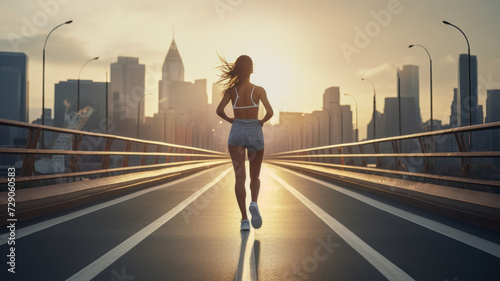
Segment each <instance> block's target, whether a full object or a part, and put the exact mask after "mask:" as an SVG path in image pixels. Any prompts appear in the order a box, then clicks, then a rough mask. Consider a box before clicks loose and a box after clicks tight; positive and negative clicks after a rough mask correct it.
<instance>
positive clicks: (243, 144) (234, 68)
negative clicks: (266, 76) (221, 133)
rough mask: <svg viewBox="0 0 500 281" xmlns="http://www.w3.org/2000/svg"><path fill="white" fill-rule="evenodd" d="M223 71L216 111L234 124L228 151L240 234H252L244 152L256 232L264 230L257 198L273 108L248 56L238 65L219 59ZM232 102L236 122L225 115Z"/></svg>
mask: <svg viewBox="0 0 500 281" xmlns="http://www.w3.org/2000/svg"><path fill="white" fill-rule="evenodd" d="M220 59H221V62H222V65H221V66H220V67H219V69H220V70H221V71H222V74H221V75H220V80H219V81H218V83H219V84H221V85H223V86H224V91H223V95H222V100H221V101H220V103H219V106H218V107H217V114H218V115H219V116H220V117H221V118H222V119H224V120H226V121H227V122H229V123H231V124H232V126H231V132H230V133H229V139H228V142H227V143H228V147H229V154H230V155H231V160H232V162H233V168H234V175H235V178H236V183H235V186H234V189H235V192H236V199H237V201H238V206H239V207H240V211H241V216H242V218H241V226H240V229H241V230H250V222H249V221H248V216H247V211H246V204H245V197H246V191H245V178H246V174H245V149H246V151H247V154H248V161H249V162H250V190H251V193H252V194H251V195H252V202H251V203H250V207H249V210H250V213H251V214H252V226H253V228H256V229H257V228H260V227H261V226H262V217H261V216H260V212H259V207H258V205H257V198H258V196H259V190H260V179H259V176H260V168H261V165H262V157H263V155H264V135H263V133H262V126H263V125H264V123H265V122H267V121H269V119H271V117H272V116H273V108H272V107H271V104H270V103H269V101H268V99H267V94H266V91H265V90H264V88H262V87H259V86H255V85H254V84H252V83H250V74H252V73H253V62H252V59H251V58H250V57H249V56H245V55H243V56H240V57H238V59H237V60H236V62H235V63H233V64H230V63H228V62H227V61H226V60H225V59H223V58H220ZM229 101H231V103H232V105H233V113H234V118H230V117H228V116H227V115H226V113H225V112H224V108H225V107H226V105H227V104H228V103H229ZM259 102H262V104H263V105H264V108H265V109H266V115H265V116H264V118H263V119H261V120H259V119H258V114H259Z"/></svg>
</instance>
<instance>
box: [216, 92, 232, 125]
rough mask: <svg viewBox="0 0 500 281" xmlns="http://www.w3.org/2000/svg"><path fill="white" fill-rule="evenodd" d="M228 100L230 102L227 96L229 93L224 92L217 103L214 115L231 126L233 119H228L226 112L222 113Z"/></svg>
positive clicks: (229, 97)
mask: <svg viewBox="0 0 500 281" xmlns="http://www.w3.org/2000/svg"><path fill="white" fill-rule="evenodd" d="M230 100H231V96H230V95H229V91H226V92H225V93H224V96H223V97H222V100H221V101H220V103H219V106H217V110H216V113H217V115H219V116H220V117H221V118H222V119H224V120H226V121H227V122H229V123H231V124H233V121H234V118H230V117H229V116H227V115H226V112H224V108H225V107H226V105H227V104H228V103H229V101H230Z"/></svg>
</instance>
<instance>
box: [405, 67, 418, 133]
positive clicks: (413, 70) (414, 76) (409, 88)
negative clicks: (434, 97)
mask: <svg viewBox="0 0 500 281" xmlns="http://www.w3.org/2000/svg"><path fill="white" fill-rule="evenodd" d="M399 75H400V78H401V84H400V87H401V98H413V100H414V107H415V108H414V109H412V110H411V111H412V112H414V114H415V116H414V117H413V116H412V117H410V119H411V120H416V122H417V123H416V124H412V128H414V129H416V130H418V128H420V123H422V117H421V115H420V88H419V76H418V66H416V65H403V68H402V69H400V70H399ZM401 111H402V112H404V113H405V114H404V115H405V116H404V117H403V116H402V118H403V119H405V118H406V116H407V114H408V112H410V111H409V109H408V108H405V107H404V106H403V105H401ZM415 132H416V131H411V132H410V133H415Z"/></svg>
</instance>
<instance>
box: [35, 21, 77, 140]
mask: <svg viewBox="0 0 500 281" xmlns="http://www.w3.org/2000/svg"><path fill="white" fill-rule="evenodd" d="M72 22H73V21H72V20H69V21H67V22H65V23H61V24H60V25H58V26H56V27H54V28H53V29H52V30H51V31H50V32H49V34H48V35H47V37H46V38H45V43H43V56H42V57H43V58H42V125H45V47H46V46H47V40H49V36H50V34H52V32H54V30H56V29H57V28H59V27H61V26H63V25H65V24H70V23H72ZM44 136H45V135H44V133H43V131H42V148H43V147H44V146H45V140H44Z"/></svg>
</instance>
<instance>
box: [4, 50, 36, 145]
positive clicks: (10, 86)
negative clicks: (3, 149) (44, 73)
mask: <svg viewBox="0 0 500 281" xmlns="http://www.w3.org/2000/svg"><path fill="white" fill-rule="evenodd" d="M27 77H28V57H27V56H26V54H25V53H14V52H0V100H1V101H2V102H0V118H4V119H10V120H15V121H21V122H29V94H28V79H27ZM25 137H26V136H25V135H23V134H22V130H20V129H18V128H1V129H0V145H9V146H11V145H14V144H15V142H16V139H19V138H25Z"/></svg>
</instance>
